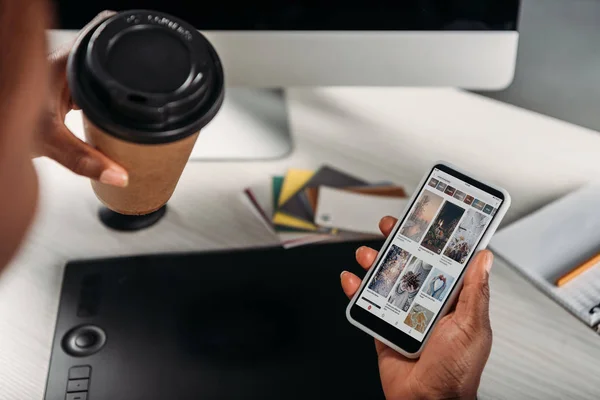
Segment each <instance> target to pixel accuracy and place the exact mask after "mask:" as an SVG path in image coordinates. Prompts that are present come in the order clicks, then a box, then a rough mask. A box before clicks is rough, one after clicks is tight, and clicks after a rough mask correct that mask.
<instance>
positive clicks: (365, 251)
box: [356, 246, 379, 270]
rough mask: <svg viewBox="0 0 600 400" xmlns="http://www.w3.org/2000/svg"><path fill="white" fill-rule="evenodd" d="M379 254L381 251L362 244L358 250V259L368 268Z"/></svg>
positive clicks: (361, 264) (362, 265)
mask: <svg viewBox="0 0 600 400" xmlns="http://www.w3.org/2000/svg"><path fill="white" fill-rule="evenodd" d="M377 254H379V253H378V252H377V251H376V250H373V249H372V248H370V247H367V246H361V247H359V248H358V249H357V250H356V261H358V263H359V264H360V266H361V267H363V268H364V269H367V270H368V269H369V268H371V266H372V265H373V263H374V262H375V259H376V258H377Z"/></svg>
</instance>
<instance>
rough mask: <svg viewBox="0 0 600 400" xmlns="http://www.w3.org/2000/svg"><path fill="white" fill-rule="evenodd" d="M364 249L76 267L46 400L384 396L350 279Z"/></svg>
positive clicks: (68, 277) (69, 271)
mask: <svg viewBox="0 0 600 400" xmlns="http://www.w3.org/2000/svg"><path fill="white" fill-rule="evenodd" d="M360 244H362V243H360ZM360 244H359V243H339V244H324V245H314V246H308V247H301V248H297V249H291V250H283V249H281V248H267V249H254V250H238V251H223V252H208V253H197V254H171V255H166V254H165V255H151V256H139V257H127V258H115V259H101V260H92V261H77V262H72V263H69V264H68V265H67V266H66V269H65V275H64V282H63V288H62V293H61V300H60V309H59V313H58V319H57V325H56V332H55V337H54V344H53V349H52V357H51V362H50V370H49V375H48V383H47V388H46V397H45V398H46V400H64V399H66V400H159V399H160V400H163V399H178V400H186V399H190V400H191V399H194V400H196V399H261V400H267V399H278V400H280V399H290V400H291V399H303V400H304V399H321V398H324V399H325V398H327V399H329V398H332V399H345V400H349V399H378V398H383V393H382V390H381V385H380V382H379V375H378V370H377V359H376V355H375V348H374V344H373V339H372V338H371V337H369V336H367V335H366V334H364V333H362V332H361V331H359V330H358V329H356V328H354V327H353V326H351V325H350V324H349V323H348V322H347V320H346V318H345V315H344V312H345V307H346V305H347V303H348V300H347V299H346V298H345V296H344V294H343V293H342V290H341V288H340V283H339V282H340V281H339V275H340V272H341V271H342V270H344V269H346V270H350V271H352V272H355V273H357V274H359V276H362V275H363V273H362V271H361V269H360V267H359V266H358V265H357V264H356V262H355V260H354V252H355V250H356V248H357V247H358V246H359V245H360ZM370 244H371V245H372V246H374V247H376V248H378V247H380V246H381V244H382V243H381V242H374V243H370Z"/></svg>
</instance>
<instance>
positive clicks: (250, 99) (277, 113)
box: [65, 88, 293, 162]
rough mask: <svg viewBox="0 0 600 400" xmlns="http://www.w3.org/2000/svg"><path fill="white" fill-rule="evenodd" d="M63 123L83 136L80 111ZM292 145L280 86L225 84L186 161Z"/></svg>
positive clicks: (236, 157)
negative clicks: (214, 113)
mask: <svg viewBox="0 0 600 400" xmlns="http://www.w3.org/2000/svg"><path fill="white" fill-rule="evenodd" d="M65 123H66V124H67V126H68V127H69V128H70V129H71V130H72V131H73V132H74V133H75V135H76V136H78V137H79V138H80V139H82V140H85V137H84V135H83V123H82V120H81V111H73V112H70V113H69V114H67V118H66V120H65ZM292 148H293V143H292V136H291V133H290V126H289V121H288V109H287V101H286V96H285V91H284V90H283V89H256V88H227V89H226V92H225V101H224V102H223V106H222V107H221V110H220V111H219V113H218V114H217V116H216V117H215V119H214V120H213V121H211V123H210V124H208V126H207V127H206V128H204V129H203V130H202V132H200V136H199V137H198V141H197V142H196V146H194V150H193V151H192V155H191V156H190V161H192V162H194V161H229V160H231V161H253V160H274V159H278V158H283V157H285V156H286V155H288V154H289V153H290V152H291V151H292Z"/></svg>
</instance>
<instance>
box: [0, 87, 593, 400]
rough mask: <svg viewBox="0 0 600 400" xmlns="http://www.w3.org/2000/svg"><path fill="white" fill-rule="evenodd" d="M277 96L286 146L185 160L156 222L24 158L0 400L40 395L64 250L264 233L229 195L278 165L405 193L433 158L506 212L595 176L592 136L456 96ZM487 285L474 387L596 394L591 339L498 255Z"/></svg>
mask: <svg viewBox="0 0 600 400" xmlns="http://www.w3.org/2000/svg"><path fill="white" fill-rule="evenodd" d="M289 98H290V101H291V104H290V113H291V123H292V131H293V133H294V134H295V138H296V149H295V151H294V152H293V154H292V155H290V156H289V157H288V158H286V159H282V160H278V161H272V162H250V163H234V162H228V163H218V162H211V163H191V164H189V165H188V167H187V169H186V171H185V172H184V175H183V177H182V179H181V182H180V185H179V187H178V189H177V191H176V192H175V195H174V197H173V199H172V201H171V202H170V205H171V208H170V212H169V213H168V215H167V217H166V219H165V220H163V221H162V222H161V223H160V224H159V225H157V226H155V227H153V228H151V229H149V230H147V231H144V232H140V233H135V234H125V233H114V232H111V231H108V230H107V229H105V228H104V227H103V226H102V225H100V223H99V222H98V221H97V219H96V210H97V207H98V202H97V200H96V199H95V197H94V194H93V193H92V191H91V188H90V186H89V183H88V182H87V181H86V180H84V179H81V178H77V177H75V176H73V175H72V174H70V173H69V172H67V171H65V170H64V169H63V168H61V167H59V166H57V165H55V164H54V163H52V162H50V161H47V160H40V161H39V162H38V163H37V166H38V170H39V174H40V184H41V197H42V199H41V202H40V211H39V215H38V218H37V222H36V224H35V226H34V227H33V229H32V231H31V233H30V235H29V239H28V241H27V243H26V245H25V246H24V248H23V249H22V251H21V253H20V255H19V256H18V258H17V259H16V260H15V261H14V262H13V264H12V265H11V266H10V267H9V268H8V270H6V272H5V273H4V274H3V275H2V277H1V279H0V321H1V324H2V328H1V329H0V399H1V400H16V399H18V400H21V399H22V400H30V399H31V400H36V399H41V398H42V396H43V393H44V386H45V379H46V374H47V369H48V362H49V357H50V345H51V342H52V336H53V329H54V323H55V318H56V312H57V307H58V298H59V291H60V285H61V279H62V270H63V266H64V264H65V262H66V261H67V260H70V259H75V258H89V257H98V256H114V255H117V254H119V255H124V254H137V253H152V252H163V251H189V250H203V249H215V248H229V247H248V246H255V245H264V244H269V243H272V244H275V243H276V240H275V238H273V237H271V236H270V234H269V233H268V232H267V231H266V229H265V228H264V227H263V225H262V224H261V222H260V221H258V220H257V219H256V218H255V217H254V216H253V215H252V214H251V213H250V212H249V211H248V210H247V209H246V206H245V205H244V203H242V201H241V200H240V196H241V191H242V189H243V188H244V187H245V186H247V185H251V184H253V183H256V182H264V180H266V179H268V177H269V176H270V175H272V174H276V173H282V172H284V171H285V170H286V168H288V167H307V168H313V167H317V166H318V165H320V164H322V163H330V164H332V165H334V166H338V167H340V168H343V169H346V170H348V171H350V172H352V173H354V174H356V175H359V176H362V177H364V178H366V179H371V180H382V179H389V180H393V181H395V182H397V183H400V184H403V185H405V186H406V187H407V189H409V190H413V189H415V185H416V184H417V182H418V180H419V178H420V177H421V175H422V174H423V173H424V171H425V170H426V168H427V167H428V166H429V165H430V164H431V163H432V162H433V161H435V160H437V159H447V160H448V161H451V162H453V163H456V164H458V165H461V166H463V167H464V168H466V169H467V170H472V171H476V172H478V173H479V174H480V175H483V176H486V177H487V178H489V179H491V180H493V181H495V182H497V183H498V184H500V185H502V186H504V187H506V188H507V189H508V190H509V191H510V192H511V194H512V196H513V204H514V205H513V207H512V209H511V211H510V212H509V214H508V216H507V220H508V221H510V220H514V219H515V218H517V217H518V216H520V215H523V214H525V213H527V212H529V211H531V210H533V209H535V208H537V207H539V206H540V205H542V204H543V203H546V202H548V201H550V200H551V199H554V198H556V197H558V196H559V195H561V194H564V193H566V192H568V191H569V190H571V189H572V188H574V187H576V186H579V185H581V184H583V183H584V182H586V180H587V179H588V177H590V176H591V175H593V174H598V173H600V162H598V160H600V134H597V133H594V132H591V131H588V130H586V129H583V128H579V127H575V126H572V125H568V124H566V123H562V122H559V121H555V120H552V119H550V118H547V117H543V116H539V115H536V114H533V113H530V112H527V111H524V110H520V109H516V108H514V107H512V106H508V105H504V104H501V103H497V102H495V101H493V100H489V99H486V98H482V97H479V96H477V95H473V94H469V93H464V92H460V91H456V90H451V89H321V90H309V89H297V90H291V91H290V95H289ZM491 286H492V309H491V313H492V325H493V328H494V334H495V337H494V347H493V351H492V355H491V358H490V361H489V363H488V365H487V368H486V370H485V374H484V378H483V381H482V383H481V389H480V397H481V398H482V399H521V398H535V399H540V398H544V399H550V398H555V399H563V398H570V399H576V398H581V399H583V398H599V397H600V386H599V385H598V384H597V383H594V382H597V377H598V376H600V361H599V360H600V346H599V345H600V338H599V337H598V336H596V335H595V334H594V333H592V331H591V330H589V329H588V328H586V327H585V326H583V325H582V324H580V323H579V322H578V321H577V320H576V319H575V318H574V317H572V316H571V315H570V314H568V313H567V312H566V311H563V309H562V308H560V307H559V306H557V305H555V304H554V303H553V302H552V301H550V300H549V299H547V298H546V297H544V296H543V295H542V294H540V293H539V292H537V291H536V290H535V289H534V288H533V287H532V286H531V285H529V284H528V283H526V282H524V281H523V280H522V279H521V278H520V277H519V276H518V275H517V274H516V273H515V272H513V271H512V270H510V269H508V267H506V266H505V265H503V264H502V263H500V262H497V263H496V265H495V268H494V270H493V272H492V283H491ZM332 290H340V289H339V288H338V287H332Z"/></svg>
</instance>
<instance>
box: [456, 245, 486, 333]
mask: <svg viewBox="0 0 600 400" xmlns="http://www.w3.org/2000/svg"><path fill="white" fill-rule="evenodd" d="M493 261H494V255H493V254H492V252H490V251H489V250H483V251H480V252H479V253H477V255H476V256H475V258H474V259H473V261H472V262H471V263H470V264H469V267H468V269H467V272H466V275H465V280H464V286H463V289H462V291H461V292H460V296H459V298H458V303H457V305H456V311H455V317H456V318H459V319H463V320H465V321H466V322H468V323H469V324H473V325H475V326H481V324H483V325H484V326H489V324H490V286H489V276H490V269H491V268H492V263H493Z"/></svg>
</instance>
